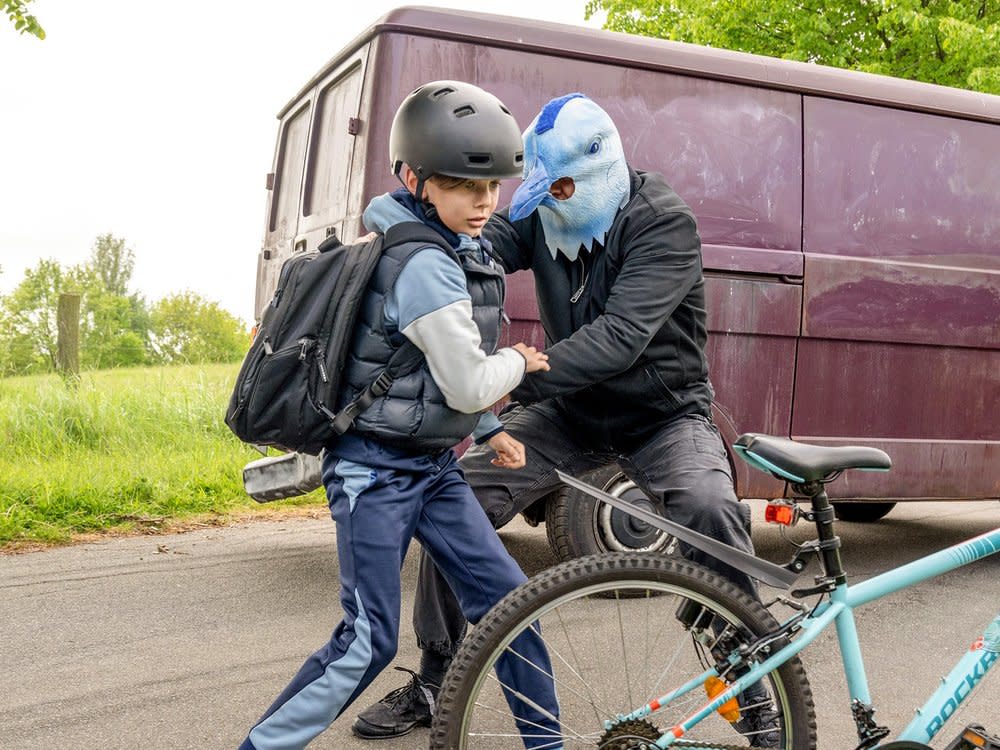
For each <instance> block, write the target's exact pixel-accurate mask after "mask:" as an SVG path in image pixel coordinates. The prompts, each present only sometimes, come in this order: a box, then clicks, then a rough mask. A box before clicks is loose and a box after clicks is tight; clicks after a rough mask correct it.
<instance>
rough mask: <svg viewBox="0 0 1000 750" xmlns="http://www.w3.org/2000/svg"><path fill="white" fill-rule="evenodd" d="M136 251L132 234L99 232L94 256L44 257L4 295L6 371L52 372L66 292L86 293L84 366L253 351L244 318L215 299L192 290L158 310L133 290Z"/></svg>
mask: <svg viewBox="0 0 1000 750" xmlns="http://www.w3.org/2000/svg"><path fill="white" fill-rule="evenodd" d="M134 266H135V257H134V254H133V252H132V250H131V249H130V248H128V247H127V246H126V244H125V240H123V239H119V238H116V237H114V236H112V235H111V234H105V235H101V236H100V237H98V238H97V239H96V240H95V242H94V246H93V250H92V252H91V256H90V259H89V260H88V261H87V262H86V263H84V264H82V265H79V266H74V267H72V268H64V267H63V266H61V265H60V264H59V263H57V262H56V261H54V260H42V261H40V262H39V263H38V265H37V266H35V267H34V268H31V269H28V270H27V271H25V275H24V279H23V280H22V281H21V283H20V284H19V285H18V286H17V287H16V288H15V289H14V291H13V292H11V293H10V294H9V295H8V296H6V297H0V376H3V375H24V374H33V373H43V372H51V371H52V370H54V369H55V364H56V348H57V344H58V328H57V313H58V307H59V296H60V295H61V294H63V293H65V292H76V293H79V294H81V295H82V301H81V309H80V364H81V366H82V367H83V368H84V369H91V370H93V369H102V368H109V367H128V366H134V365H144V364H150V363H171V364H172V363H186V362H199V363H200V362H235V361H238V360H239V359H241V358H242V356H243V355H244V354H245V353H246V349H247V342H248V339H249V336H248V334H247V332H246V330H245V327H244V325H243V323H242V322H241V321H240V320H238V319H237V318H235V317H234V316H232V315H231V314H229V313H228V312H226V311H225V310H223V309H221V308H220V307H219V306H218V305H217V304H215V303H214V302H209V301H207V300H204V299H202V298H201V297H199V296H197V295H195V294H193V293H190V292H185V293H181V294H177V295H173V296H170V297H167V298H166V299H164V300H161V301H159V302H157V303H156V304H155V305H153V307H152V309H150V306H149V305H148V304H147V303H146V301H145V299H143V297H142V296H140V295H139V294H135V293H130V292H129V290H128V286H129V283H130V282H131V280H132V271H133V268H134Z"/></svg>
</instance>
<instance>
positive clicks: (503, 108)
mask: <svg viewBox="0 0 1000 750" xmlns="http://www.w3.org/2000/svg"><path fill="white" fill-rule="evenodd" d="M500 109H501V110H503V111H504V112H505V113H506V114H508V115H510V110H509V109H507V108H506V107H505V106H504V105H502V104H501V105H500ZM510 116H511V117H513V116H514V115H510Z"/></svg>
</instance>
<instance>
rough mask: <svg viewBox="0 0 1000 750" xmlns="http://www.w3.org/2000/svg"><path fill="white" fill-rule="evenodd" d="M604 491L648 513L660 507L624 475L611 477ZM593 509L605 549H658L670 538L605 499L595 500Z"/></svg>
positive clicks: (663, 546) (655, 511)
mask: <svg viewBox="0 0 1000 750" xmlns="http://www.w3.org/2000/svg"><path fill="white" fill-rule="evenodd" d="M605 491H606V492H608V493H609V494H611V495H614V496H615V497H620V498H621V499H622V500H625V501H627V502H630V503H632V504H633V505H636V506H638V507H639V508H642V509H643V510H646V511H649V512H650V513H656V514H657V515H659V514H660V510H659V508H657V507H656V506H655V505H654V504H653V502H652V501H650V499H649V498H648V497H646V494H645V493H644V492H643V491H642V490H640V489H639V488H638V487H637V486H636V485H635V484H633V483H632V482H631V481H629V480H628V479H625V478H624V477H621V476H619V478H618V479H617V480H615V481H612V482H611V483H610V484H609V485H608V486H607V487H606V488H605ZM594 512H595V516H596V517H595V519H594V520H595V521H596V526H597V532H598V538H599V539H600V541H601V543H602V545H603V546H604V547H605V549H608V550H611V551H614V552H628V551H642V552H657V551H660V550H662V549H664V548H665V547H667V546H668V545H669V544H670V542H671V541H672V539H673V537H671V536H670V535H669V534H666V533H664V532H663V531H661V530H660V529H657V528H656V527H655V526H650V525H649V524H648V523H646V522H645V521H641V520H639V519H638V518H636V517H635V516H632V515H629V514H628V513H626V512H624V511H621V510H618V509H617V508H614V507H612V506H610V505H607V504H606V503H598V504H597V507H596V508H595V511H594Z"/></svg>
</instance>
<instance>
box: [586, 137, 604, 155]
mask: <svg viewBox="0 0 1000 750" xmlns="http://www.w3.org/2000/svg"><path fill="white" fill-rule="evenodd" d="M600 150H601V139H600V138H595V139H594V140H593V141H591V142H590V145H589V146H588V147H587V153H588V154H590V155H591V156H593V155H594V154H596V153H597V152H599V151H600Z"/></svg>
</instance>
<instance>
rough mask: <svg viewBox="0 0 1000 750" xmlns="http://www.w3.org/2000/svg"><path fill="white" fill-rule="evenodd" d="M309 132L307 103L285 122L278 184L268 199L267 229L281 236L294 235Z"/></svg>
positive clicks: (278, 167)
mask: <svg viewBox="0 0 1000 750" xmlns="http://www.w3.org/2000/svg"><path fill="white" fill-rule="evenodd" d="M308 135H309V105H306V106H304V107H302V109H300V110H299V111H298V112H296V113H295V114H294V115H292V116H291V118H289V119H288V120H287V122H286V123H285V128H284V131H283V132H282V141H281V150H280V152H279V156H278V166H277V168H276V172H277V184H276V185H275V194H274V195H273V196H272V198H271V226H270V231H272V232H278V233H279V234H280V235H281V236H282V237H286V238H290V237H293V236H294V235H295V232H296V228H297V226H298V217H299V189H300V187H301V186H302V169H303V165H304V163H305V155H306V143H307V137H308Z"/></svg>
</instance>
